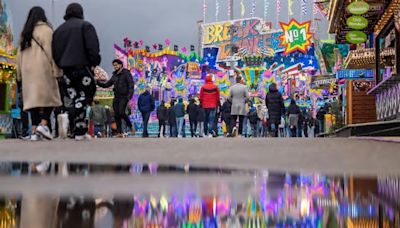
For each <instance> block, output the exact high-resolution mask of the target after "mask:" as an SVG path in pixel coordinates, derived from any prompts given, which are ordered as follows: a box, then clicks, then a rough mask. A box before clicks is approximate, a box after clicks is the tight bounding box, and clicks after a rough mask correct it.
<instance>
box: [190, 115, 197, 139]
mask: <svg viewBox="0 0 400 228" xmlns="http://www.w3.org/2000/svg"><path fill="white" fill-rule="evenodd" d="M189 122H190V134H191V136H192V137H194V136H196V132H197V120H190V119H189Z"/></svg>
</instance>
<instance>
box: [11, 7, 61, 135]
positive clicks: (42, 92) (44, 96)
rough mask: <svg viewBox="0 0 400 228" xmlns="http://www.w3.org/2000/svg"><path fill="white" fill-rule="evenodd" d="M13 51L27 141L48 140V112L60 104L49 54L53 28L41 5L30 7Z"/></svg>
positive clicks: (58, 73) (57, 74)
mask: <svg viewBox="0 0 400 228" xmlns="http://www.w3.org/2000/svg"><path fill="white" fill-rule="evenodd" d="M20 39H21V41H20V46H19V48H18V53H17V82H18V83H19V84H20V85H21V86H22V97H23V99H22V100H23V109H24V111H29V112H30V113H31V120H32V135H31V140H32V141H37V140H39V139H40V138H41V137H44V138H46V139H49V140H51V139H52V134H51V132H50V129H49V127H48V126H49V122H50V115H51V112H52V111H53V109H54V107H59V106H61V105H62V103H61V98H60V93H59V89H58V83H57V77H59V76H61V75H62V74H61V72H60V70H59V69H58V68H57V66H56V64H55V63H54V60H53V55H52V49H51V45H52V39H53V29H52V28H51V26H50V24H49V23H48V21H47V17H46V14H45V12H44V10H43V9H42V8H41V7H33V8H32V9H31V10H30V11H29V14H28V18H27V20H26V23H25V25H24V28H23V30H22V33H21V38H20Z"/></svg>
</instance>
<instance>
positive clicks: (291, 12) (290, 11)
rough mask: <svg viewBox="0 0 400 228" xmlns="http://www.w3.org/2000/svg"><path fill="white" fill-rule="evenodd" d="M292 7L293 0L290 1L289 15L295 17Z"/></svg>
mask: <svg viewBox="0 0 400 228" xmlns="http://www.w3.org/2000/svg"><path fill="white" fill-rule="evenodd" d="M292 6H293V0H288V13H289V16H293V10H292Z"/></svg>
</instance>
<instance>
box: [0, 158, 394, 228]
mask: <svg viewBox="0 0 400 228" xmlns="http://www.w3.org/2000/svg"><path fill="white" fill-rule="evenodd" d="M0 175H2V177H3V178H8V179H12V180H17V181H21V182H22V183H23V182H24V181H26V180H31V178H33V181H35V180H37V181H39V180H40V181H42V180H46V179H47V178H52V180H54V181H53V182H52V183H53V184H54V185H57V184H59V183H63V182H67V181H68V180H69V179H71V178H77V180H78V182H77V183H78V185H79V183H81V184H82V186H86V185H85V184H87V183H91V182H93V183H96V184H97V185H96V188H101V187H102V186H103V187H104V188H107V189H111V190H109V191H108V192H107V193H103V194H96V193H94V194H88V193H87V191H85V193H82V192H81V189H82V186H69V188H68V192H69V193H68V194H65V193H62V194H59V193H58V192H53V193H52V192H51V191H43V192H45V193H43V194H40V193H38V192H40V188H42V190H45V189H48V188H50V189H51V187H54V186H50V185H48V186H39V187H37V186H36V187H35V188H39V190H37V189H36V193H34V194H30V193H29V189H28V190H26V189H23V190H22V189H14V190H13V192H8V193H7V194H5V193H3V194H2V195H1V196H0V228H8V227H78V228H79V227H99V228H100V227H110V228H116V227H118V228H119V227H121V228H122V227H123V228H128V227H141V228H142V227H146V228H147V227H148V228H161V227H167V228H168V227H171V228H172V227H179V228H184V227H185V228H186V227H193V228H197V227H199V228H202V227H215V228H216V227H227V228H236V227H246V228H263V227H400V223H399V221H400V220H399V210H398V209H399V205H400V200H399V199H400V195H399V194H400V192H399V178H395V177H370V178H366V177H363V178H359V177H353V176H324V175H319V174H314V173H313V174H306V173H274V172H268V171H259V170H235V169H221V168H218V167H217V168H215V167H194V166H190V165H178V166H176V165H157V164H128V163H127V164H119V165H111V164H103V165H95V164H61V163H59V164H57V163H46V162H41V163H35V164H30V163H1V165H0ZM66 175H68V177H66ZM106 177H109V178H108V179H107V178H106ZM135 177H141V178H143V180H146V181H148V182H150V183H152V182H158V183H154V184H155V185H154V186H159V187H154V188H153V189H151V188H150V189H149V188H146V187H144V188H142V189H144V190H140V191H139V190H137V189H138V188H132V192H128V193H127V192H126V191H125V193H124V194H121V193H120V192H119V191H118V190H119V189H121V188H124V187H126V186H125V185H127V186H128V185H131V186H137V185H141V183H132V182H131V181H130V180H132V181H134V180H136V179H135ZM171 177H173V178H171ZM119 178H122V179H121V180H125V179H124V178H126V180H127V181H126V182H122V183H121V181H120V180H119ZM130 178H133V179H130ZM113 180H115V182H114V181H113ZM79 181H81V182H79ZM4 183H6V182H4ZM157 184H158V185H157ZM91 186H94V185H91ZM5 187H6V186H4V185H3V186H2V185H0V192H1V190H2V189H4V188H5ZM128 187H129V186H128ZM8 189H9V188H8ZM74 189H75V190H74ZM128 189H129V188H128ZM113 190H114V191H113ZM8 191H9V190H8ZM0 194H1V193H0ZM32 224H34V225H32Z"/></svg>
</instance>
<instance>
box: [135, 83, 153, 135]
mask: <svg viewBox="0 0 400 228" xmlns="http://www.w3.org/2000/svg"><path fill="white" fill-rule="evenodd" d="M138 107H139V111H140V113H141V114H142V118H143V138H148V137H149V132H148V130H147V126H148V124H149V119H150V114H151V112H152V111H154V109H155V103H154V98H153V96H152V95H151V94H150V87H147V88H146V91H144V93H142V94H140V96H139V99H138Z"/></svg>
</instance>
